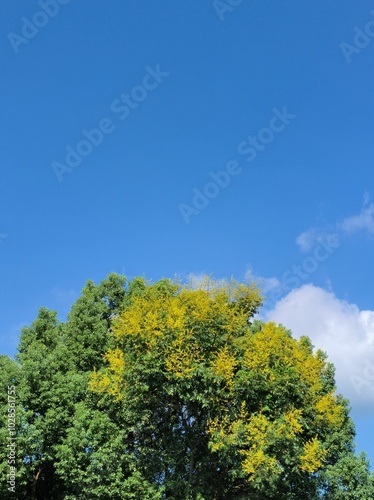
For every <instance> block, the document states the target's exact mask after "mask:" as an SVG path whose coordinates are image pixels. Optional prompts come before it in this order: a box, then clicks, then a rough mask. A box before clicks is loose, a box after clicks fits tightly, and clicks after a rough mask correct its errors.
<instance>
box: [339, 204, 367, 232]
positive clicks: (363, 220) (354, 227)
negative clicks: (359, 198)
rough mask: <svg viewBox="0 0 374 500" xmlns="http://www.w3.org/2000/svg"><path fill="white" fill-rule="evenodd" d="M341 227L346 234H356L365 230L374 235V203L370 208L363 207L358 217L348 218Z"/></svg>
mask: <svg viewBox="0 0 374 500" xmlns="http://www.w3.org/2000/svg"><path fill="white" fill-rule="evenodd" d="M340 227H341V228H342V230H343V231H344V232H345V233H351V234H352V233H355V232H357V231H360V230H363V231H368V232H369V233H370V234H374V203H371V204H370V205H369V206H365V205H364V206H363V208H362V210H361V212H360V213H359V214H358V215H352V216H351V217H347V218H346V219H344V220H343V222H341V223H340Z"/></svg>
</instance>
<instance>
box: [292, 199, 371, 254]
mask: <svg viewBox="0 0 374 500" xmlns="http://www.w3.org/2000/svg"><path fill="white" fill-rule="evenodd" d="M360 230H361V231H368V232H369V233H370V234H374V203H371V204H370V205H369V194H368V192H367V191H366V192H365V193H364V202H363V206H362V209H361V211H360V213H359V214H356V215H350V216H348V217H346V218H345V219H343V220H342V221H341V222H337V223H335V224H334V225H329V226H323V227H315V226H314V227H310V228H309V229H307V230H306V231H303V232H302V233H300V234H299V235H298V236H297V237H296V244H297V245H298V247H299V248H300V250H301V251H302V252H310V251H311V250H313V248H315V247H316V245H318V243H320V241H321V240H324V241H326V242H328V243H331V244H336V243H339V242H340V241H341V239H342V238H343V237H344V236H345V235H347V234H348V233H350V234H352V233H355V232H357V231H360Z"/></svg>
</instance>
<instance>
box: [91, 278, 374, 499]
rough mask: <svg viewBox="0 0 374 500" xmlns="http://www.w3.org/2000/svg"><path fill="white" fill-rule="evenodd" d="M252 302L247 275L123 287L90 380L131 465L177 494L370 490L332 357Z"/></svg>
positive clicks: (357, 493)
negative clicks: (117, 425) (243, 279)
mask: <svg viewBox="0 0 374 500" xmlns="http://www.w3.org/2000/svg"><path fill="white" fill-rule="evenodd" d="M260 305H261V297H260V295H259V292H258V290H257V289H256V287H255V286H254V285H251V284H249V285H243V284H238V283H236V282H234V281H231V282H227V283H216V282H214V281H212V280H210V279H207V280H205V282H204V283H202V285H201V286H200V287H198V288H191V287H182V286H179V285H177V284H175V283H172V282H170V281H168V280H161V281H159V282H158V283H156V284H154V285H151V284H146V283H145V282H143V286H139V287H138V290H137V293H133V294H132V295H131V297H129V300H128V302H127V304H126V306H125V308H124V310H123V311H122V312H121V314H120V315H119V316H118V317H117V318H116V320H115V322H114V324H113V326H112V329H113V332H114V339H115V344H114V345H113V347H112V348H111V349H109V350H108V351H107V353H106V354H105V359H106V362H107V364H106V367H103V368H102V369H101V370H97V371H95V372H94V373H93V375H92V378H91V382H90V388H91V390H93V391H94V392H96V393H98V394H105V395H110V396H111V397H112V398H113V400H115V401H117V402H118V403H120V404H121V405H122V412H123V424H122V425H123V426H124V427H125V428H126V429H127V431H128V438H129V439H130V442H128V444H127V452H128V453H131V454H132V456H133V458H134V460H135V463H136V467H137V470H139V471H141V472H142V474H143V476H144V478H145V479H146V480H148V481H149V483H150V484H155V485H160V487H161V486H162V487H163V488H164V492H165V494H164V497H165V498H173V499H175V500H177V499H187V498H191V499H215V500H218V499H230V498H232V499H238V498H239V499H240V498H243V499H244V498H251V499H257V498H258V499H273V498H278V497H280V498H287V499H295V500H296V499H297V500H299V499H300V498H308V499H317V498H340V496H339V495H340V494H341V492H342V491H345V489H347V488H351V490H352V491H350V494H351V495H352V498H357V499H358V498H360V499H361V498H366V497H367V498H372V494H373V478H372V475H370V473H369V471H368V466H367V463H366V462H365V460H364V459H359V458H358V457H356V456H355V455H354V453H353V451H354V446H353V438H354V426H353V422H352V420H351V419H350V417H349V409H348V402H347V401H346V400H345V399H343V398H342V397H341V396H338V395H336V394H335V382H334V369H333V366H332V365H331V364H330V363H328V362H327V360H326V355H325V354H324V353H323V352H321V351H317V352H313V346H312V344H311V342H310V340H309V339H308V338H306V337H303V338H301V339H300V340H295V339H293V338H292V336H291V332H290V331H288V330H286V329H285V328H284V327H282V326H280V325H278V326H277V325H275V324H273V323H269V324H263V323H261V322H259V321H254V322H253V323H252V324H251V322H250V321H251V318H253V315H254V314H255V313H256V311H257V310H258V308H259V306H260ZM347 463H350V464H353V463H354V464H355V468H356V469H357V470H359V472H360V477H359V479H357V478H356V479H353V478H351V479H350V475H349V474H348V473H347V467H346V465H347ZM344 464H345V465H344ZM355 477H356V476H355ZM365 495H366V496H365Z"/></svg>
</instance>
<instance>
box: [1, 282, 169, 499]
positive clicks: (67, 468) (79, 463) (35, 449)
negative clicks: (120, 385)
mask: <svg viewBox="0 0 374 500" xmlns="http://www.w3.org/2000/svg"><path fill="white" fill-rule="evenodd" d="M125 284H126V280H125V278H124V277H123V276H119V275H115V274H112V275H109V277H108V278H107V279H106V280H104V281H102V282H101V283H100V284H99V285H95V284H94V283H92V282H91V281H89V282H87V284H86V286H85V287H84V289H83V290H82V294H81V297H79V298H78V300H77V302H76V303H75V304H74V305H73V307H72V309H71V312H70V314H69V317H68V320H67V322H65V323H62V322H59V321H58V319H57V313H56V312H55V311H49V310H48V309H46V308H41V309H40V310H39V313H38V316H37V318H36V319H35V321H34V322H33V323H32V324H31V325H30V326H29V327H25V328H23V330H22V334H21V338H20V344H19V346H18V351H19V353H18V354H17V356H16V360H17V362H14V361H12V360H10V359H9V358H6V357H4V358H1V362H2V364H3V365H4V367H5V369H4V371H2V379H3V386H4V392H2V395H3V394H6V392H5V390H6V387H7V385H9V384H10V383H12V384H14V385H15V387H16V392H17V426H16V427H17V457H18V460H17V490H16V494H17V498H25V499H26V498H27V499H28V498H30V499H31V498H37V499H50V498H53V499H56V500H58V499H68V498H71V499H73V498H74V499H75V498H78V499H86V498H92V499H94V498H97V499H100V500H101V499H103V500H105V499H107V498H108V499H114V498H116V499H118V500H120V499H122V498H136V495H137V492H139V494H141V496H142V498H145V499H147V500H156V499H159V498H160V493H159V492H155V487H154V486H153V485H148V484H147V482H146V481H144V480H143V478H142V476H141V474H140V473H139V472H137V471H136V470H135V469H134V467H133V466H132V464H131V460H130V459H129V457H126V456H125V453H124V448H123V444H122V438H123V432H124V431H123V430H121V428H120V422H121V416H120V412H119V411H118V408H117V406H118V405H116V403H115V402H113V401H112V399H111V398H110V397H101V396H100V397H98V396H97V395H94V394H92V393H91V392H90V391H88V382H89V378H90V374H91V371H92V369H93V368H94V367H97V368H100V366H101V365H102V364H103V358H102V355H103V353H104V352H105V350H106V349H108V348H109V347H110V346H111V341H112V336H111V334H110V322H111V318H112V317H114V316H115V315H116V314H118V312H119V310H120V308H121V307H122V305H121V304H122V302H124V301H125V299H126V295H127V293H128V292H127V290H126V287H125ZM4 405H5V401H4ZM5 411H6V410H4V412H3V413H2V415H5ZM5 423H6V422H5V420H4V421H3V422H2V423H1V424H0V425H1V427H0V439H1V442H2V444H3V443H4V442H5V441H4V440H5V439H6V433H7V428H6V425H5ZM2 450H5V448H3V447H2ZM3 455H4V454H3ZM1 458H2V467H1V468H0V474H1V488H3V489H2V490H0V491H1V498H7V496H6V495H8V494H9V495H10V496H9V498H14V493H9V492H7V490H6V473H7V471H8V467H7V464H6V461H5V459H6V457H5V455H4V456H2V457H1ZM124 495H125V496H124ZM126 495H127V497H126ZM134 495H135V496H134Z"/></svg>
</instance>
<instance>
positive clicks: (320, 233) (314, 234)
mask: <svg viewBox="0 0 374 500" xmlns="http://www.w3.org/2000/svg"><path fill="white" fill-rule="evenodd" d="M321 241H326V242H328V243H333V244H335V245H337V244H339V236H338V234H337V233H336V232H335V231H329V230H328V229H326V228H325V229H322V228H319V227H311V228H309V229H308V230H307V231H304V232H303V233H301V234H299V236H297V238H296V244H297V245H298V247H299V248H300V250H301V251H302V252H310V251H311V250H313V249H314V248H315V247H316V246H317V245H319V244H320V242H321Z"/></svg>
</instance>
